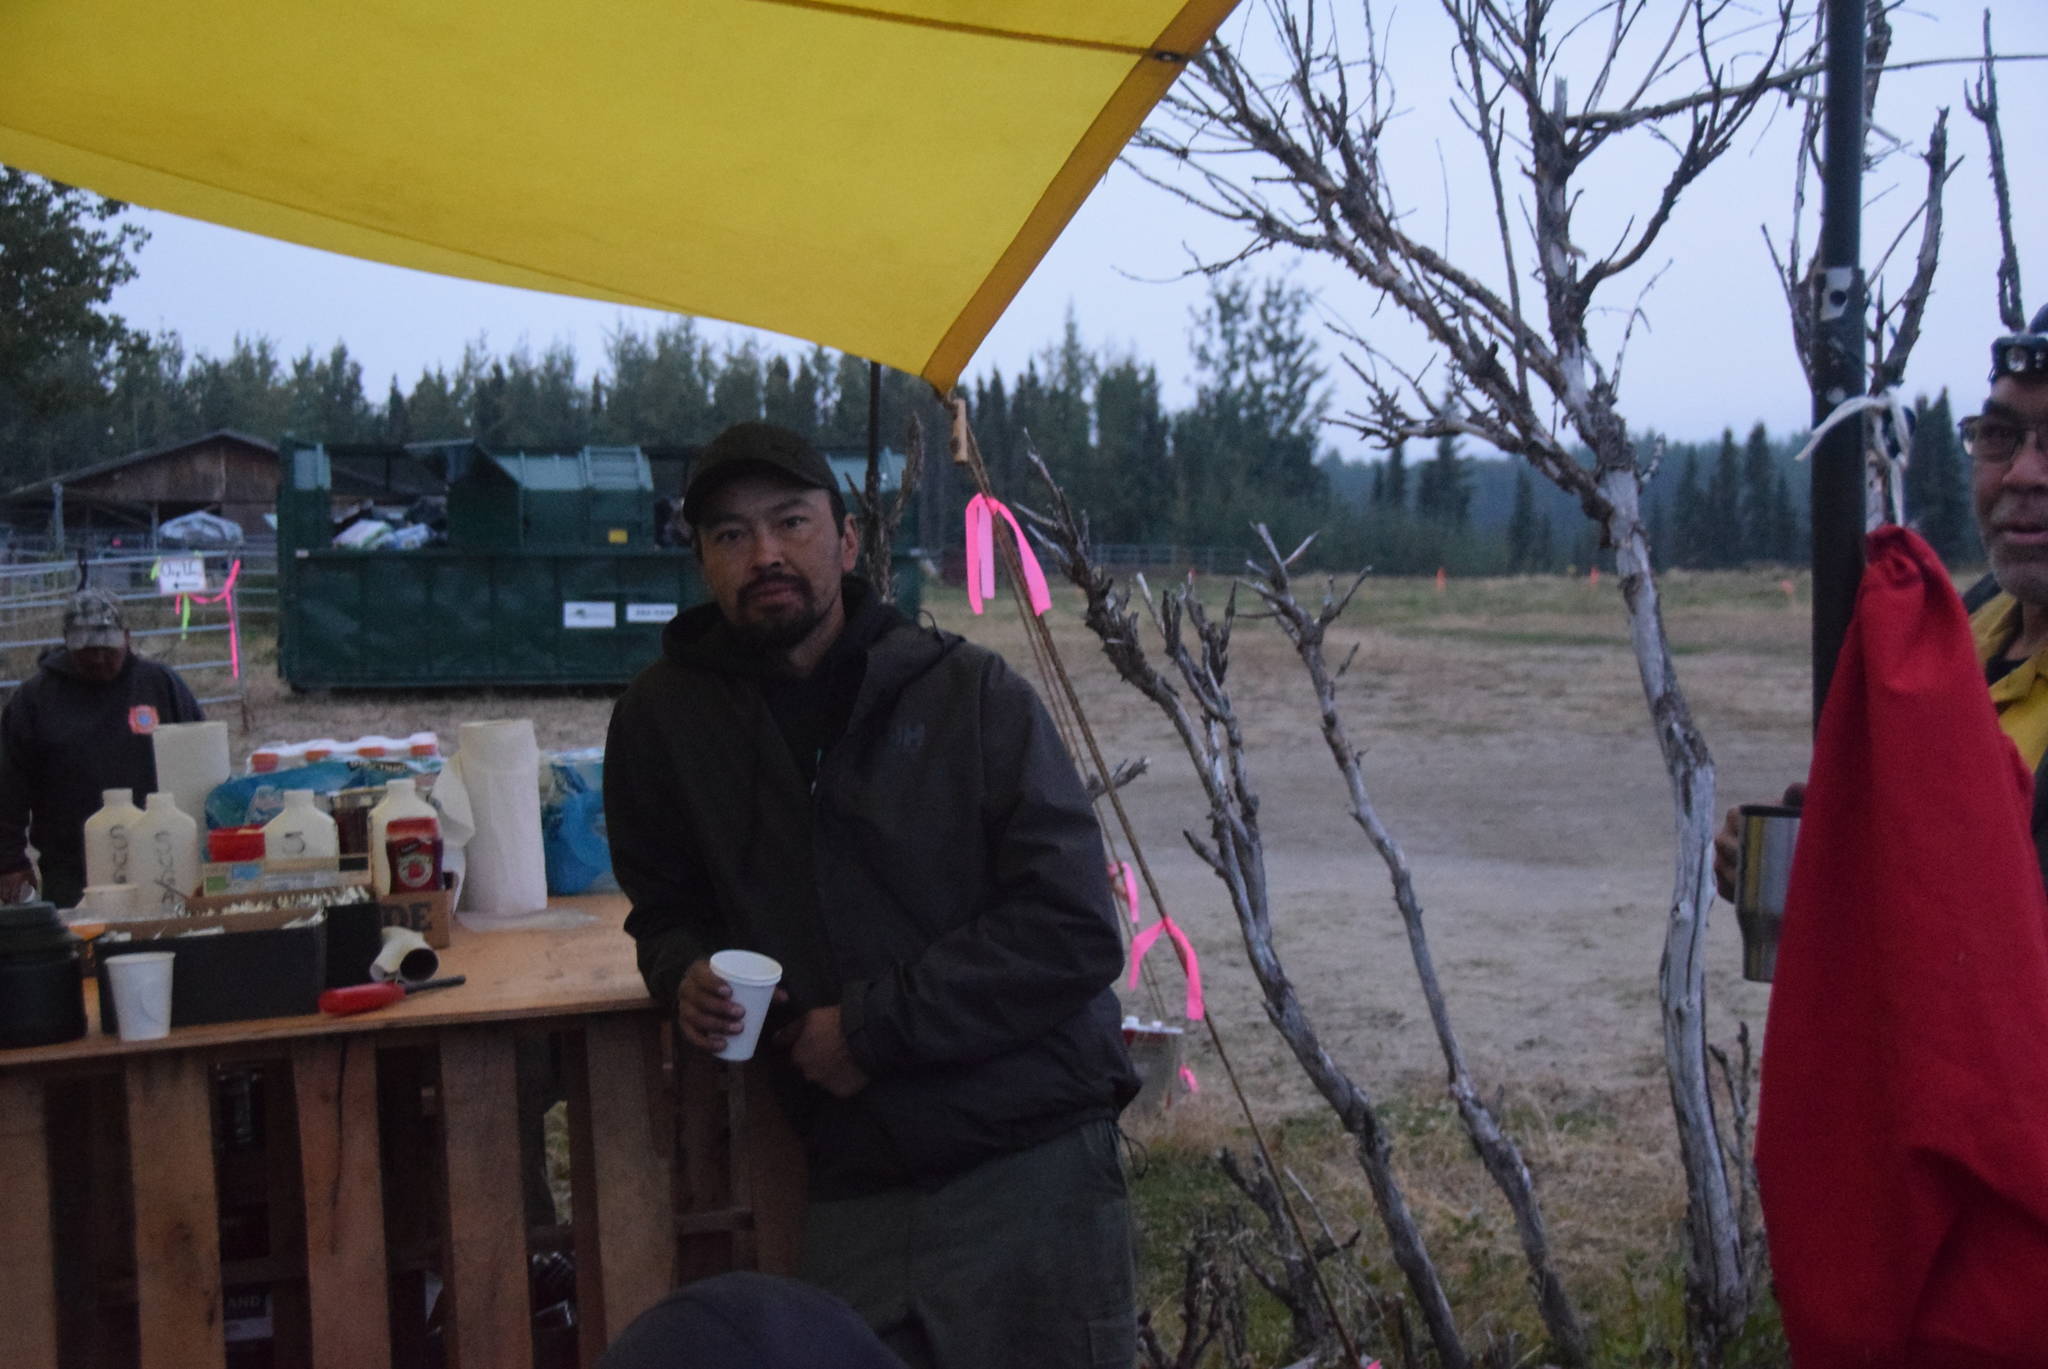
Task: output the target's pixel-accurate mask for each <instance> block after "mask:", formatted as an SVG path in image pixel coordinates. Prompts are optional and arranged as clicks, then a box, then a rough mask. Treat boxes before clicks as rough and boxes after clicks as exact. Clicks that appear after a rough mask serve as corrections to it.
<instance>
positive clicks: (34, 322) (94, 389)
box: [0, 168, 1981, 575]
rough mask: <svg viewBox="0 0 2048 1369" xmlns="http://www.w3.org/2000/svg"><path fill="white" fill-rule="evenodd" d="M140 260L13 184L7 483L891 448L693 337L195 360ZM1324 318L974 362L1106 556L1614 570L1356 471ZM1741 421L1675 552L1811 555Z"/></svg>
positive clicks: (34, 190) (690, 326)
mask: <svg viewBox="0 0 2048 1369" xmlns="http://www.w3.org/2000/svg"><path fill="white" fill-rule="evenodd" d="M143 238H144V232H143V230H142V229H140V228H138V227H136V226H134V225H133V224H129V223H126V222H125V221H124V220H123V218H122V216H121V213H120V206H118V205H115V204H112V203H111V202H108V201H105V200H102V199H100V198H99V197H98V196H95V195H91V194H89V193H86V192H83V191H78V190H73V189H70V188H68V187H64V186H58V185H53V184H51V183H49V182H45V181H42V180H40V179H39V178H36V177H34V176H30V175H27V174H24V173H22V172H18V171H14V170H11V169H6V168H0V490H4V489H14V488H18V487H20V486H22V485H25V484H29V483H32V482H35V481H39V480H45V479H48V478H50V477H53V476H61V475H63V474H64V473H66V472H68V471H73V470H78V469H81V468H84V467H88V466H92V465H95V464H97V463H100V462H103V461H107V460H110V459H114V458H117V457H120V456H123V455H125V454H128V453H131V452H138V451H146V450H150V449H153V448H156V447H161V446H164V445H167V444H170V443H174V442H179V441H183V440H185V439H188V438H192V437H196V436H199V435H201V434H203V433H207V432H211V431H213V430H215V429H220V428H227V429H232V430H235V431H238V432H241V433H245V434H248V435H251V436H255V437H260V438H263V439H265V440H270V441H275V440H276V439H277V438H279V437H281V436H285V435H290V436H293V437H297V438H300V439H302V440H307V441H316V442H392V443H405V442H413V441H427V440H434V439H443V438H461V437H468V438H472V439H474V440H475V441H477V442H478V443H480V444H482V445H483V446H484V447H486V448H490V449H493V450H527V451H543V450H573V449H575V448H578V447H581V446H584V445H587V444H643V445H650V446H689V445H693V444H696V443H701V442H703V441H706V440H707V439H709V438H710V437H711V436H712V435H713V434H714V433H716V432H717V431H718V430H719V429H720V428H722V427H723V426H725V425H726V424H728V423H732V422H736V421H739V420H741V419H748V418H765V419H768V420H770V421H772V422H776V423H781V424H785V425H787V426H789V427H791V428H794V429H797V430H798V431H800V432H802V433H804V434H805V435H807V436H809V437H810V438H811V439H812V440H814V441H815V442H817V443H818V444H820V445H821V446H825V447H841V448H856V449H859V448H863V447H864V446H865V443H866V440H867V431H868V403H869V394H870V383H869V367H868V364H867V363H866V362H865V361H863V360H861V359H859V358H857V357H852V356H848V355H845V354H842V353H838V352H834V351H831V350H828V349H826V348H823V347H809V348H804V347H800V346H796V345H794V344H792V345H790V346H788V347H787V348H782V347H777V346H775V345H771V344H766V343H762V342H758V341H753V340H748V341H742V342H737V343H714V342H713V341H712V340H710V338H708V337H707V335H706V333H705V330H702V329H700V328H699V327H698V325H697V324H696V323H695V322H694V321H692V320H689V319H683V318H678V319H675V320H674V321H672V322H669V323H666V324H664V325H662V326H660V327H657V328H654V329H652V330H649V331H632V330H621V331H619V332H616V333H614V334H613V335H612V336H611V337H610V338H609V339H608V340H607V343H606V346H605V350H604V355H603V356H602V357H600V358H597V359H596V360H595V364H594V365H591V364H587V363H586V359H585V358H581V357H578V356H576V355H575V354H574V352H573V351H572V350H571V349H570V348H569V347H567V346H566V345H562V344H556V345H553V346H549V347H546V348H544V349H542V350H540V351H538V352H535V351H533V350H531V349H529V348H528V347H526V346H523V345H522V346H518V347H514V348H512V349H510V350H505V351H498V350H493V349H492V348H490V347H489V346H487V345H486V344H485V343H484V342H483V341H481V340H479V341H477V342H473V343H471V344H470V345H469V346H468V347H467V348H466V349H465V350H464V352H463V354H462V355H461V356H460V357H457V358H451V359H450V360H449V361H448V362H447V363H446V364H443V365H436V366H431V367H428V368H426V369H425V370H423V371H422V372H421V373H420V374H419V375H417V376H413V377H410V378H405V377H399V376H391V377H383V378H379V377H366V376H365V375H364V373H363V368H362V366H361V364H360V363H359V362H358V361H357V360H356V358H355V357H353V356H352V355H351V354H350V352H349V348H348V344H347V342H346V340H337V341H336V342H335V343H334V345H333V346H332V347H331V348H329V349H328V350H326V351H325V352H316V351H314V350H310V349H309V350H307V351H305V352H303V353H301V354H299V355H297V356H286V355H283V354H281V353H280V351H279V350H278V348H277V347H276V346H275V344H273V343H272V342H271V341H270V340H269V339H267V338H264V337H240V338H237V340H236V342H235V344H234V346H233V347H232V349H231V350H230V351H229V352H228V353H227V355H225V356H214V355H209V354H207V353H204V352H199V351H193V350H190V349H188V348H187V347H186V346H185V345H184V344H183V343H182V342H181V341H180V339H179V337H178V336H177V334H176V333H175V332H164V333H158V334H155V335H145V334H142V333H139V332H136V331H134V330H132V329H130V328H129V327H128V326H127V325H126V324H125V323H123V321H122V320H121V319H120V318H119V317H118V316H116V315H115V314H114V313H113V312H112V311H111V309H110V307H109V302H110V300H111V297H112V294H113V291H114V288H115V287H116V286H118V285H119V284H121V283H122V282H124V281H126V280H129V279H132V278H133V276H134V274H135V271H136V266H135V263H134V255H135V252H136V250H137V249H138V248H139V247H140V246H141V243H142V241H143ZM1312 302H1313V301H1312V299H1311V297H1310V296H1309V294H1308V293H1307V292H1306V291H1305V290H1303V289H1301V288H1299V287H1297V286H1295V285H1293V284H1291V283H1290V282H1289V281H1288V280H1287V279H1285V278H1284V277H1269V278H1259V277H1255V276H1253V275H1251V274H1248V273H1240V274H1237V275H1232V276H1223V277H1218V278H1217V279H1215V280H1214V281H1213V282H1212V284H1211V287H1210V290H1209V294H1208V298H1207V301H1206V303H1205V304H1204V305H1203V306H1202V307H1201V308H1200V309H1198V310H1196V311H1195V314H1194V317H1192V318H1191V319H1190V320H1189V329H1190V340H1191V343H1192V348H1191V351H1192V355H1193V368H1194V370H1193V374H1192V375H1191V376H1190V377H1188V382H1189V383H1188V387H1187V388H1188V389H1189V390H1190V391H1191V393H1192V399H1191V400H1190V401H1189V402H1188V403H1187V404H1186V406H1185V407H1181V408H1172V407H1169V406H1168V405H1167V403H1166V402H1165V400H1164V399H1163V397H1162V396H1163V393H1164V387H1162V384H1161V381H1160V377H1159V374H1158V371H1157V368H1156V367H1155V366H1154V365H1153V364H1152V363H1151V362H1149V361H1147V360H1146V359H1145V358H1143V357H1139V356H1132V355H1128V354H1125V353H1123V352H1119V351H1116V350H1113V349H1104V348H1096V347H1091V346H1090V345H1089V343H1088V342H1087V341H1086V339H1084V338H1083V337H1082V336H1081V335H1080V333H1079V331H1078V329H1077V328H1076V326H1075V325H1074V324H1073V323H1072V322H1071V321H1070V322H1069V323H1068V325H1067V328H1066V330H1065V332H1064V334H1063V335H1062V336H1061V337H1059V338H1056V339H1053V340H1051V341H1050V342H1049V343H1048V345H1047V346H1046V347H1045V348H1044V350H1043V351H1042V352H1041V353H1040V354H1039V355H1038V356H1037V357H1036V358H1035V359H1033V360H1032V361H1031V362H1030V363H1029V364H1028V365H1026V366H1025V367H1024V368H1023V370H1022V371H1019V372H1015V373H1012V374H1009V375H1005V374H1003V373H1002V372H1001V371H999V370H996V369H992V368H991V369H980V370H978V371H977V372H975V373H974V374H972V375H970V377H969V378H968V380H967V381H966V382H965V384H964V389H965V391H966V393H967V396H968V398H969V401H970V412H971V413H972V415H973V421H974V424H975V431H976V433H977V435H978V438H979V441H980V443H981V447H982V451H983V455H984V457H985V458H986V460H987V463H988V466H989V470H990V474H991V478H992V480H993V482H994V484H995V487H996V491H997V493H998V494H999V495H1000V496H1001V497H1003V498H1005V499H1007V500H1010V501H1011V502H1014V503H1018V504H1022V505H1027V506H1028V505H1031V504H1032V503H1033V502H1034V500H1035V499H1037V498H1038V497H1039V493H1040V490H1039V485H1038V481H1037V478H1036V476H1035V475H1034V473H1033V472H1032V471H1031V469H1030V465H1029V458H1028V453H1029V452H1030V451H1031V450H1033V449H1035V450H1036V452H1037V453H1038V455H1039V456H1040V457H1041V458H1042V459H1043V460H1044V462H1045V464H1046V466H1047V467H1048V468H1049V469H1050V470H1051V471H1052V472H1053V474H1054V475H1055V476H1056V477H1057V478H1058V479H1059V481H1060V482H1061V484H1062V485H1063V486H1064V487H1065V489H1066V491H1067V493H1068V495H1069V497H1070V498H1071V499H1072V500H1073V502H1074V504H1075V506H1076V507H1077V508H1079V509H1082V510H1084V511H1085V512H1086V513H1087V515H1088V517H1089V519H1090V524H1091V531H1092V533H1093V535H1094V537H1095V538H1096V539H1097V540H1098V541H1101V542H1106V543H1126V544H1145V545H1150V546H1154V547H1175V548H1217V549H1220V550H1221V552H1222V553H1223V560H1222V564H1223V565H1226V566H1230V565H1234V564H1235V563H1236V560H1237V559H1238V556H1239V555H1240V554H1248V553H1249V552H1251V551H1252V550H1253V549H1254V548H1255V545H1256V543H1255V541H1254V538H1253V535H1252V533H1251V531H1250V525H1251V524H1252V523H1253V522H1255V521H1257V522H1264V523H1266V524H1267V525H1269V526H1270V527H1271V529H1272V531H1273V534H1274V537H1275V540H1276V541H1278V542H1279V543H1281V544H1282V545H1283V546H1291V545H1292V544H1293V543H1294V542H1296V541H1298V540H1299V539H1300V538H1302V537H1304V536H1306V535H1308V534H1309V533H1311V532H1319V533H1320V534H1321V535H1320V538H1319V541H1318V544H1317V551H1316V552H1315V553H1314V554H1313V556H1312V558H1311V559H1312V561H1313V563H1314V564H1315V565H1317V566H1320V567H1323V568H1326V569H1331V570H1336V569H1344V568H1356V567H1360V566H1368V565H1369V566H1371V567H1373V568H1374V569H1375V570H1376V571H1377V572H1379V573H1383V574H1428V573H1432V572H1434V571H1436V570H1438V569H1439V568H1441V569H1445V570H1447V571H1449V572H1450V573H1452V574H1456V575H1492V574H1526V573H1552V572H1565V571H1576V572H1578V573H1584V572H1585V571H1586V570H1587V569H1588V568H1590V567H1593V566H1595V565H1599V564H1602V563H1603V562H1602V560H1601V558H1600V555H1599V552H1598V549H1597V547H1596V546H1595V544H1594V538H1593V533H1592V530H1591V528H1590V527H1589V526H1588V525H1587V524H1586V523H1585V521H1584V519H1583V518H1581V517H1580V515H1579V513H1578V511H1577V509H1576V507H1575V506H1574V505H1573V504H1572V503H1571V502H1570V501H1569V500H1568V499H1567V498H1565V497H1564V496H1563V495H1561V494H1560V493H1559V492H1558V491H1556V490H1555V489H1554V488H1553V487H1551V486H1550V485H1549V484H1548V483H1547V482H1545V481H1543V480H1540V479H1537V478H1535V477H1533V476H1532V475H1531V474H1530V473H1529V472H1528V471H1527V470H1526V469H1523V468H1521V467H1519V466H1517V465H1515V464H1512V463H1510V462H1508V461H1506V460H1504V459H1501V458H1500V457H1499V456H1497V455H1496V454H1494V453H1492V452H1490V451H1487V450H1475V449H1471V448H1469V447H1467V445H1466V444H1464V443H1461V442H1460V441H1459V440H1457V439H1455V438H1440V439H1438V440H1436V441H1435V442H1434V443H1430V444H1414V445H1412V446H1411V447H1410V448H1408V449H1397V450H1393V451H1387V452H1382V453H1379V454H1378V456H1377V459H1373V460H1367V461H1345V460H1341V459H1339V457H1338V456H1337V455H1336V454H1335V452H1334V450H1333V442H1334V440H1335V439H1336V438H1337V437H1338V436H1340V431H1339V430H1338V429H1336V428H1333V427H1332V425H1331V423H1330V422H1329V420H1330V419H1332V418H1333V417H1334V416H1335V409H1334V404H1333V399H1332V392H1331V388H1330V386H1329V383H1328V381H1329V369H1330V362H1329V360H1328V359H1327V358H1326V357H1325V355H1324V351H1323V346H1322V340H1321V337H1320V329H1319V328H1318V327H1317V326H1315V325H1314V324H1313V323H1312V321H1311V307H1310V306H1311V304H1312ZM378 379H383V380H384V381H385V383H384V384H383V385H382V386H381V387H379V386H378V385H377V384H376V381H377V380H378ZM380 390H381V393H380ZM880 396H881V415H880V432H881V434H882V440H883V442H884V443H885V444H886V445H889V446H892V447H895V448H897V449H899V450H900V449H902V448H903V447H904V446H905V444H906V441H907V434H908V432H909V430H910V426H911V424H912V422H913V420H914V421H915V422H917V423H918V424H920V425H921V426H922V431H923V435H924V441H925V444H926V451H927V457H928V464H927V468H926V469H927V471H928V473H929V474H928V479H929V482H930V487H929V488H928V489H927V491H926V494H925V497H924V498H922V499H921V500H920V501H919V508H918V511H917V514H916V516H915V517H914V518H913V519H912V520H911V521H909V522H908V523H907V524H906V527H905V529H904V532H903V533H902V534H900V535H899V545H902V544H904V543H905V542H916V541H920V540H922V541H936V542H937V543H939V544H940V545H944V544H949V543H950V542H951V541H952V540H954V535H955V534H954V531H953V530H954V529H956V528H957V526H958V522H957V517H958V513H959V510H960V508H961V506H962V505H963V504H964V502H965V500H966V498H967V497H968V495H969V494H970V493H971V490H970V489H969V488H968V485H967V482H966V478H965V476H964V474H962V473H960V472H958V471H956V470H955V469H954V468H953V467H951V466H950V464H949V463H948V462H947V461H946V459H945V450H946V447H945V444H946V422H945V414H944V411H943V409H942V408H941V407H940V405H939V403H938V401H937V399H936V398H935V397H934V396H933V395H932V394H931V392H930V390H929V387H927V386H925V385H924V383H923V382H922V381H920V380H918V379H916V378H915V377H912V376H908V375H904V374H901V373H898V372H894V371H885V372H884V373H883V379H882V385H881V388H880ZM1915 408H1916V411H1917V412H1916V417H1917V418H1918V419H1919V422H1918V424H1917V427H1916V431H1915V436H1914V441H1913V451H1912V463H1911V465H1910V467H1909V472H1908V483H1907V508H1908V511H1909V512H1910V513H1911V514H1912V515H1913V521H1914V522H1915V524H1916V525H1918V526H1919V528H1920V530H1921V531H1922V533H1923V534H1924V535H1925V536H1926V537H1927V538H1928V540H1929V541H1930V542H1931V543H1932V544H1933V545H1934V546H1935V548H1936V549H1937V550H1938V551H1939V552H1940V553H1941V554H1942V555H1943V556H1944V557H1945V558H1947V559H1948V561H1949V563H1950V564H1951V565H1961V564H1968V563H1972V562H1974V561H1975V560H1977V559H1980V555H1981V554H1980V552H1979V549H1978V547H1977V545H1976V535H1975V531H1974V529H1973V527H1972V524H1971V518H1970V511H1969V502H1968V474H1967V470H1966V463H1965V461H1964V458H1963V455H1962V451H1961V447H1960V443H1959V442H1958V440H1957V438H1956V434H1955V424H1954V415H1953V413H1952V412H1951V406H1950V403H1949V399H1948V396H1947V395H1946V393H1944V394H1942V395H1939V396H1937V397H1935V398H1933V399H1924V398H1923V399H1921V400H1920V401H1919V402H1918V403H1917V404H1916V406H1915ZM1728 420H1729V423H1728V427H1727V428H1726V429H1724V430H1723V431H1722V432H1721V433H1719V434H1718V435H1706V436H1692V435H1687V436H1679V435H1660V434H1654V433H1646V434H1642V435H1641V436H1640V437H1639V439H1638V450H1639V451H1640V452H1641V453H1642V459H1643V461H1644V462H1645V463H1649V462H1655V463H1656V476H1655V478H1654V480H1653V481H1652V482H1651V485H1650V497H1649V508H1648V511H1649V516H1650V519H1651V540H1652V543H1653V545H1654V547H1655V548H1656V551H1657V554H1658V559H1659V560H1660V561H1661V562H1663V563H1664V564H1665V565H1666V566H1671V567H1692V568H1725V567H1734V566H1742V565H1756V564H1786V565H1796V564H1800V563H1802V562H1804V561H1805V559H1806V557H1807V542H1806V537H1807V516H1806V484H1807V478H1808V477H1807V472H1806V470H1805V468H1804V467H1802V466H1799V465H1797V464H1795V463H1794V462H1793V460H1792V455H1793V453H1794V452H1796V451H1797V450H1798V448H1799V446H1800V445H1801V443H1802V442H1803V441H1804V439H1805V434H1804V433H1803V432H1789V433H1772V432H1769V431H1767V430H1766V429H1765V428H1764V426H1763V425H1762V424H1760V423H1755V422H1751V421H1745V420H1744V419H1743V417H1742V415H1740V414H1739V413H1734V412H1731V413H1730V414H1729V416H1728Z"/></svg>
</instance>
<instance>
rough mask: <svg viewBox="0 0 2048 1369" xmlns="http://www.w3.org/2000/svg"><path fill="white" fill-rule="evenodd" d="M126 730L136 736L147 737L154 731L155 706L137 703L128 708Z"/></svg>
mask: <svg viewBox="0 0 2048 1369" xmlns="http://www.w3.org/2000/svg"><path fill="white" fill-rule="evenodd" d="M128 730H129V731H130V732H133V733H134V734H135V735H136V736H138V737H147V736H148V735H149V734H150V733H152V732H154V731H156V707H155V706H154V705H153V704H137V705H135V707H133V708H131V709H129V710H128Z"/></svg>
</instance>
